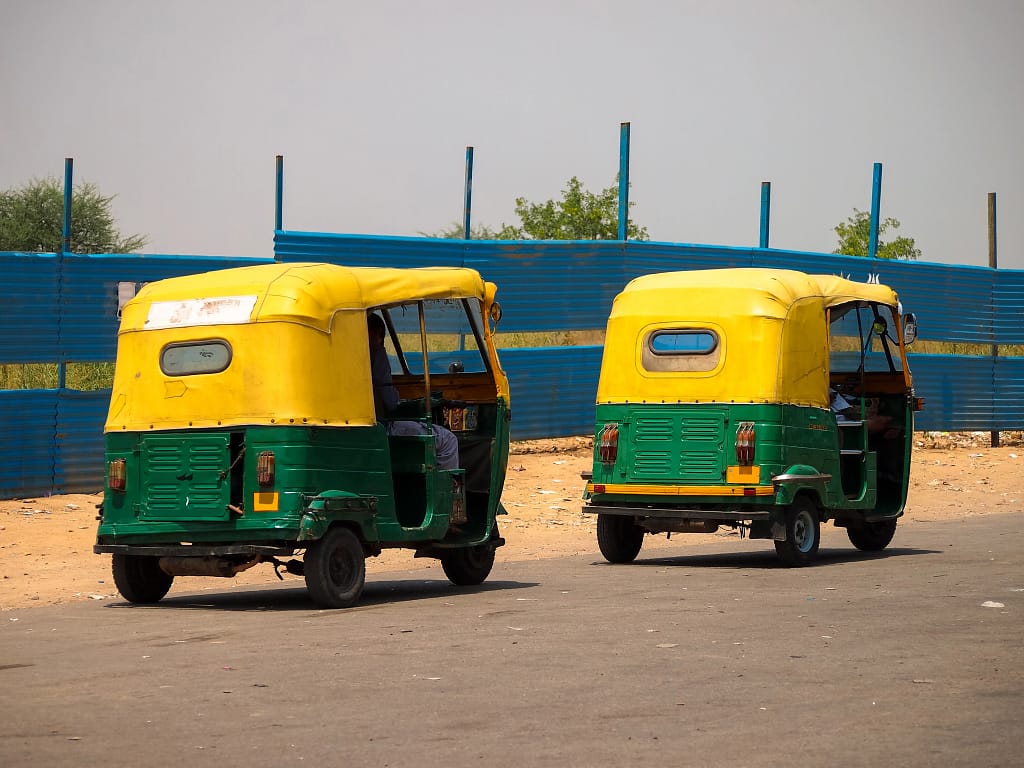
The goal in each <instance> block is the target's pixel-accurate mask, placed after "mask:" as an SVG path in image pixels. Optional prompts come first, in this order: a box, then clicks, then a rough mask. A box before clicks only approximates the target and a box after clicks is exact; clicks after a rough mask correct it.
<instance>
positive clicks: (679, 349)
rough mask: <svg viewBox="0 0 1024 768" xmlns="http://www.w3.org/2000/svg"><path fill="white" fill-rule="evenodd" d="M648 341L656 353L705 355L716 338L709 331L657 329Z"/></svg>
mask: <svg viewBox="0 0 1024 768" xmlns="http://www.w3.org/2000/svg"><path fill="white" fill-rule="evenodd" d="M649 343H650V346H651V351H652V352H654V354H656V355H707V354H710V353H711V352H713V351H714V349H715V347H716V346H717V345H718V339H717V338H716V337H715V334H713V333H712V332H711V331H683V330H680V331H658V332H657V333H655V334H654V335H652V336H651V339H650V342H649Z"/></svg>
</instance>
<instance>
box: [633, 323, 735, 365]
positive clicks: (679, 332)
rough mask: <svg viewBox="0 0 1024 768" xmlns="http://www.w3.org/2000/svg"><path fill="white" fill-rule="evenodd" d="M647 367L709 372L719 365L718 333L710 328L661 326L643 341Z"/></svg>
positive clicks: (644, 358)
mask: <svg viewBox="0 0 1024 768" xmlns="http://www.w3.org/2000/svg"><path fill="white" fill-rule="evenodd" d="M641 358H642V362H643V367H644V368H645V369H646V370H648V371H655V372H683V371H693V372H707V371H713V370H714V369H715V368H716V367H718V363H719V360H720V359H721V345H720V344H719V339H718V334H717V333H716V332H715V331H712V330H710V329H706V328H660V329H658V330H655V331H651V332H650V333H648V334H647V335H646V337H645V338H644V341H643V352H642V355H641Z"/></svg>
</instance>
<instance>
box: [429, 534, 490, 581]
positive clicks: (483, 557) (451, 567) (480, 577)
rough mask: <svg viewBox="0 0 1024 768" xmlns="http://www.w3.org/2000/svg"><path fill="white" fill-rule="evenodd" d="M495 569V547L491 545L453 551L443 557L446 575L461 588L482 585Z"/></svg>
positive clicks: (442, 566) (442, 561)
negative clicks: (492, 569)
mask: <svg viewBox="0 0 1024 768" xmlns="http://www.w3.org/2000/svg"><path fill="white" fill-rule="evenodd" d="M493 567H494V547H492V546H491V545H490V544H481V545H479V546H476V547H462V548H460V549H452V550H449V551H447V552H445V553H444V554H442V555H441V568H443V569H444V575H445V576H447V577H448V580H449V581H450V582H451V583H452V584H456V585H458V586H460V587H473V586H476V585H477V584H482V583H483V582H484V579H486V578H487V577H488V576H490V575H491V568H493Z"/></svg>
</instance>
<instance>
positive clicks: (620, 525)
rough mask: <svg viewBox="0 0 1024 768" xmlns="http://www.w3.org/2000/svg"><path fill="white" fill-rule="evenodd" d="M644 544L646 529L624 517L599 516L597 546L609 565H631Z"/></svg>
mask: <svg viewBox="0 0 1024 768" xmlns="http://www.w3.org/2000/svg"><path fill="white" fill-rule="evenodd" d="M643 544H644V529H643V528H641V527H640V526H639V525H637V524H636V523H634V522H633V520H632V519H631V518H629V517H625V516H624V515H598V516H597V546H598V547H599V548H600V550H601V554H602V555H604V559H605V560H607V561H608V562H609V563H631V562H633V561H634V560H636V556H637V555H639V554H640V548H641V547H642V546H643Z"/></svg>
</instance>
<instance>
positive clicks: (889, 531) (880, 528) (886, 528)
mask: <svg viewBox="0 0 1024 768" xmlns="http://www.w3.org/2000/svg"><path fill="white" fill-rule="evenodd" d="M846 535H847V536H849V537H850V543H851V544H853V546H855V547H856V548H857V549H859V550H861V551H862V552H880V551H881V550H883V549H885V548H886V547H887V546H889V542H890V541H892V537H893V536H895V535H896V521H895V520H879V521H878V522H876V523H864V524H863V525H858V526H852V525H851V526H850V527H849V528H847V529H846Z"/></svg>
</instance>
